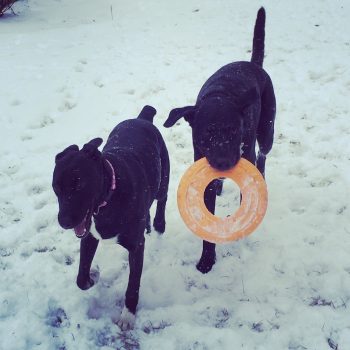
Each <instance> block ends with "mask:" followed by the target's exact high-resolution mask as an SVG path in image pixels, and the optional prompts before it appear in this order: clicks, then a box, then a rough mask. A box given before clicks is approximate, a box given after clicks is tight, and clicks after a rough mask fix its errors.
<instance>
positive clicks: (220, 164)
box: [209, 157, 234, 171]
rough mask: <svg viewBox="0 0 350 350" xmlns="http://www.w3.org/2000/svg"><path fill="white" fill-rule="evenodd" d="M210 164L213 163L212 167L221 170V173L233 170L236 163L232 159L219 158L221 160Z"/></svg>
mask: <svg viewBox="0 0 350 350" xmlns="http://www.w3.org/2000/svg"><path fill="white" fill-rule="evenodd" d="M209 163H211V166H212V167H214V168H215V169H217V170H220V171H224V170H228V169H230V168H232V167H233V165H234V162H232V161H231V160H230V159H228V158H221V157H219V158H217V159H215V160H214V161H212V162H209Z"/></svg>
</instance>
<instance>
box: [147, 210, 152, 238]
mask: <svg viewBox="0 0 350 350" xmlns="http://www.w3.org/2000/svg"><path fill="white" fill-rule="evenodd" d="M146 233H151V214H150V213H149V211H148V214H147V220H146Z"/></svg>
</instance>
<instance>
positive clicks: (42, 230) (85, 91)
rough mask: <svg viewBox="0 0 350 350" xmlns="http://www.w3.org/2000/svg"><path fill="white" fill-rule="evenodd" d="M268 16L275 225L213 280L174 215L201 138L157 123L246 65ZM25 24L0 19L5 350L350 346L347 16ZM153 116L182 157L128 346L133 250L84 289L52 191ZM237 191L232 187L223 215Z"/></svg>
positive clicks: (51, 9) (118, 11) (340, 5)
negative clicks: (58, 176)
mask: <svg viewBox="0 0 350 350" xmlns="http://www.w3.org/2000/svg"><path fill="white" fill-rule="evenodd" d="M261 5H264V6H265V8H266V12H267V21H266V40H265V47H266V58H265V61H264V67H265V68H266V70H267V71H268V72H269V74H270V75H271V77H272V80H273V83H274V87H275V92H276V97H277V103H278V105H277V120H276V135H275V143H274V147H273V150H272V152H271V153H270V154H269V155H268V156H267V164H266V180H267V185H268V191H269V206H268V211H267V215H266V217H265V219H264V221H263V223H262V224H261V225H260V226H259V228H258V229H257V230H256V232H255V233H253V234H252V235H250V236H249V237H247V238H245V239H242V240H240V241H236V242H232V243H230V244H225V245H220V246H218V247H217V263H216V264H215V266H214V267H213V270H212V271H211V272H210V273H208V274H207V275H202V274H200V273H199V272H198V271H197V270H196V268H195V264H196V262H197V261H198V259H199V257H200V252H201V246H202V243H201V240H200V239H199V238H197V237H196V236H195V235H193V234H192V233H190V231H189V230H188V229H187V228H186V227H185V225H184V224H183V222H182V220H181V218H180V215H179V213H178V210H177V206H176V190H177V186H178V182H179V180H180V178H181V176H182V174H183V173H184V172H185V170H186V169H187V168H188V167H189V166H190V165H191V163H192V148H191V137H190V135H191V133H190V129H189V127H188V125H186V122H185V121H183V120H182V121H180V122H179V123H177V125H175V126H174V127H173V128H171V129H164V128H163V127H162V123H163V122H164V121H165V119H166V117H167V115H168V113H169V111H170V109H172V108H174V107H181V106H185V105H190V104H193V103H194V101H195V99H196V96H197V93H198V91H199V89H200V87H201V86H202V84H203V83H204V81H205V80H206V79H207V78H208V77H209V76H210V75H211V74H212V73H213V72H214V71H216V70H217V69H218V68H219V67H221V66H223V65H224V64H227V63H229V62H230V61H233V60H244V59H247V60H249V58H250V52H249V50H250V48H251V43H252V32H253V25H254V21H255V17H256V12H257V10H258V8H259V7H260V6H261ZM15 10H16V11H17V12H18V15H17V16H13V15H11V14H10V13H8V14H6V16H4V17H2V18H1V19H0V61H1V65H0V77H1V78H0V118H1V129H0V139H1V150H0V191H1V192H0V198H1V203H0V230H1V231H0V234H1V239H0V269H1V273H0V286H1V287H0V349H7V350H12V349H13V350H14V349H16V350H18V349H45V350H46V349H103V350H108V349H167V350H171V349H176V350H179V349H181V350H182V349H183V350H185V349H186V350H187V349H191V350H192V349H193V350H194V349H195V350H199V349H201V350H202V349H203V350H204V349H238V348H242V349H258V350H262V349H317V350H323V349H331V348H333V349H336V348H338V350H345V349H349V348H350V321H349V309H348V308H349V305H350V304H349V301H350V250H349V248H350V225H349V204H348V203H349V195H350V193H349V188H350V187H349V178H350V177H349V170H350V165H349V160H350V158H349V154H350V142H349V135H350V123H349V117H350V115H349V114H350V112H349V111H350V103H349V88H350V78H349V76H350V75H349V70H350V63H349V54H350V40H349V32H350V21H349V13H350V3H349V2H348V1H345V0H338V1H334V0H318V1H316V0H310V1H301V0H295V1H288V2H287V1H279V0H266V1H265V2H264V3H261V2H260V1H257V0H251V1H249V2H247V1H243V0H236V1H229V0H217V1H210V0H201V1H199V0H178V1H172V2H170V1H161V0H149V1H140V0H134V1H127V0H119V1H115V0H99V1H98V2H97V1H86V0H84V1H83V0H75V1H69V0H45V1H44V0H30V1H28V2H26V1H20V2H18V3H17V4H16V6H15ZM145 104H150V105H153V106H154V107H155V108H156V109H157V111H158V113H157V116H156V118H155V123H156V125H157V126H158V127H159V129H160V130H161V132H162V134H163V135H164V138H165V140H166V142H167V145H168V148H169V153H170V157H171V186H170V192H169V201H168V207H167V228H166V232H165V233H164V235H163V236H158V235H157V233H156V232H152V233H151V234H150V235H149V236H147V237H146V252H145V263H144V272H143V275H142V281H141V289H140V302H139V306H138V312H137V317H136V323H135V329H134V330H133V331H128V332H122V331H121V330H120V329H119V328H118V326H117V325H116V324H115V321H117V320H118V318H119V316H120V314H121V312H122V308H123V301H124V293H125V289H126V285H127V279H128V272H129V270H128V262H127V253H126V251H125V250H124V249H123V248H122V247H120V246H118V245H103V246H102V245H101V246H100V247H99V248H98V251H97V254H96V257H95V260H94V263H93V265H94V268H96V266H98V267H99V271H100V280H99V282H98V283H97V285H96V286H94V287H93V288H92V289H91V290H89V291H85V292H84V291H81V290H79V289H78V288H77V286H76V284H75V279H76V274H77V270H78V264H79V257H78V252H79V241H78V239H77V238H76V237H75V235H74V233H73V232H70V231H67V232H65V231H63V230H62V229H61V228H60V227H59V226H58V223H57V218H56V216H57V203H56V198H55V195H54V193H53V191H52V189H51V178H52V171H53V167H54V156H55V155H56V154H57V153H58V152H60V151H61V150H62V149H63V148H64V147H66V146H68V145H70V144H73V143H75V144H78V145H79V146H82V145H83V144H84V143H85V142H87V141H89V140H90V139H92V138H94V137H97V136H100V137H103V138H104V139H106V137H107V136H108V134H109V132H110V130H111V129H112V128H113V127H114V126H115V125H116V124H117V123H118V122H119V121H121V120H124V119H127V118H130V117H133V116H136V115H137V114H138V112H139V111H140V110H141V108H142V107H143V106H144V105H145ZM232 194H233V192H232V191H227V190H225V188H224V193H223V199H220V208H219V209H220V210H221V209H225V208H226V209H227V206H230V205H232V206H234V203H231V201H230V195H231V197H233V195H232ZM225 198H226V199H227V201H226V202H225V201H224V199H225ZM236 198H237V195H236Z"/></svg>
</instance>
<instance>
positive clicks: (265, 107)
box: [256, 78, 276, 177]
mask: <svg viewBox="0 0 350 350" xmlns="http://www.w3.org/2000/svg"><path fill="white" fill-rule="evenodd" d="M275 115H276V99H275V94H274V91H273V86H272V82H271V79H270V78H268V81H267V82H266V85H265V90H264V92H263V94H262V96H261V115H260V121H259V125H258V130H257V140H258V144H259V153H258V159H257V161H256V166H257V168H258V169H259V171H260V173H261V174H262V175H263V176H264V177H265V161H266V156H267V154H268V153H269V152H270V151H271V148H272V144H273V134H274V123H275Z"/></svg>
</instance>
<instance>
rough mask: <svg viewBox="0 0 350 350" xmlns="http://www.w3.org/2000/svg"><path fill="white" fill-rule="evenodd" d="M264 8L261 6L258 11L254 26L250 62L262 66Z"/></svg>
mask: <svg viewBox="0 0 350 350" xmlns="http://www.w3.org/2000/svg"><path fill="white" fill-rule="evenodd" d="M265 18H266V14H265V9H264V8H263V7H261V8H260V9H259V11H258V14H257V16H256V21H255V27H254V37H253V50H252V58H251V60H250V61H251V62H253V63H255V64H257V65H258V66H260V67H262V65H263V61H264V46H265V44H264V42H265Z"/></svg>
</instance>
